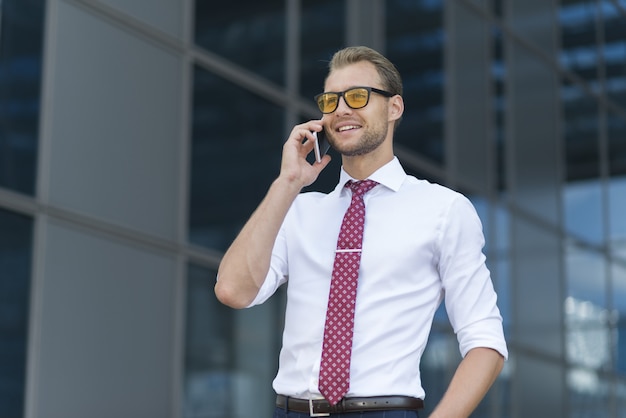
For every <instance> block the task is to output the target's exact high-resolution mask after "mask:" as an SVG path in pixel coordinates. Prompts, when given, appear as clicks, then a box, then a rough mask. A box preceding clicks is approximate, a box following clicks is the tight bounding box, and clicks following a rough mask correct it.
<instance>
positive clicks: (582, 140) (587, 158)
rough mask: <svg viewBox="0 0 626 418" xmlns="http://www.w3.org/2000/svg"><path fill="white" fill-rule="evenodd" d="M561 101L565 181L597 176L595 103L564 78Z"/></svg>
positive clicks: (597, 151)
mask: <svg viewBox="0 0 626 418" xmlns="http://www.w3.org/2000/svg"><path fill="white" fill-rule="evenodd" d="M561 101H562V106H563V135H564V139H565V143H564V144H565V145H564V146H565V157H566V160H565V162H566V167H565V174H566V177H567V180H568V181H572V180H580V179H587V178H590V177H591V178H596V177H599V176H600V147H599V140H598V138H599V133H598V131H599V129H600V123H599V110H598V103H597V101H596V99H595V98H594V97H592V96H589V95H588V94H587V93H586V92H585V91H584V90H583V89H582V88H581V87H579V86H577V85H574V84H570V83H569V82H567V81H566V82H564V84H563V85H562V88H561Z"/></svg>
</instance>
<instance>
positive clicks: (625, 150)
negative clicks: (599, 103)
mask: <svg viewBox="0 0 626 418" xmlns="http://www.w3.org/2000/svg"><path fill="white" fill-rule="evenodd" d="M624 80H626V77H625V78H624ZM624 94H626V88H625V89H624ZM624 114H626V110H624V112H623V113H622V114H621V115H618V114H616V113H614V112H608V113H607V132H608V138H609V169H610V172H611V175H612V176H624V175H626V116H624Z"/></svg>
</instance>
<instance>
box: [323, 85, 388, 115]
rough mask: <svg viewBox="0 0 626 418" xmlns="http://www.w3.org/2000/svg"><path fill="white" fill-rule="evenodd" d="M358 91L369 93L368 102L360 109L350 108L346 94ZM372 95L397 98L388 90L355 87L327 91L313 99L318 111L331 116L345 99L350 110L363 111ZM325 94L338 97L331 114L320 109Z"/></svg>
mask: <svg viewBox="0 0 626 418" xmlns="http://www.w3.org/2000/svg"><path fill="white" fill-rule="evenodd" d="M358 89H364V90H366V91H367V100H366V101H365V104H364V105H363V106H359V107H354V106H350V103H348V101H347V100H346V98H345V96H344V94H345V93H347V92H349V91H352V90H358ZM372 93H378V94H380V95H381V96H385V97H393V96H395V94H394V93H391V92H388V91H386V90H381V89H377V88H376V87H366V86H355V87H350V88H349V89H346V90H344V91H325V92H323V93H320V94H316V95H315V97H314V98H313V99H314V100H315V103H316V104H317V107H318V109H320V111H321V112H322V113H324V114H329V113H333V112H334V111H335V110H337V107H339V100H340V99H341V98H342V97H343V101H344V102H345V103H346V105H347V106H348V107H349V108H350V109H363V108H364V107H365V106H367V105H368V103H369V102H370V96H371V95H372ZM325 94H336V95H337V102H336V104H335V108H334V109H333V110H331V111H330V112H324V111H323V110H322V109H321V108H320V103H319V98H320V97H322V96H323V95H325Z"/></svg>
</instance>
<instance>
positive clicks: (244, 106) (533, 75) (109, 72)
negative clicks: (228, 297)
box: [0, 0, 626, 418]
mask: <svg viewBox="0 0 626 418" xmlns="http://www.w3.org/2000/svg"><path fill="white" fill-rule="evenodd" d="M358 44H363V45H368V46H371V47H374V48H376V49H378V50H380V51H381V52H383V53H385V54H386V55H387V56H388V57H389V58H390V59H391V60H392V61H393V62H394V63H396V65H397V66H398V68H399V70H400V72H401V73H402V75H403V79H404V88H405V94H404V99H405V105H406V111H405V114H404V118H403V121H402V123H401V125H400V127H399V128H398V131H397V134H396V139H395V144H396V154H397V156H398V158H399V159H400V161H401V162H402V164H403V165H404V167H405V169H406V170H407V171H408V172H409V173H410V174H412V175H415V176H417V177H419V178H425V179H428V180H431V181H433V182H437V183H440V184H444V185H446V186H448V187H451V188H453V189H455V190H459V191H461V192H463V193H464V194H466V195H467V196H468V197H469V198H470V199H471V200H472V202H473V203H474V205H475V206H476V208H477V210H478V213H479V215H480V217H481V220H482V222H483V226H484V230H485V236H486V240H487V246H486V248H485V252H486V255H487V260H488V266H489V268H490V270H491V272H492V277H493V281H494V284H495V286H496V290H497V291H498V295H499V305H500V309H501V311H502V314H503V317H504V325H505V333H506V336H507V340H508V344H509V350H510V359H509V361H508V362H507V363H506V365H505V368H504V370H503V372H502V374H501V375H500V377H499V378H498V380H497V381H496V383H495V385H494V386H493V388H492V389H491V390H490V392H489V393H488V395H487V396H486V398H485V400H484V401H483V402H482V403H481V404H480V405H479V407H478V409H477V410H476V412H475V413H474V414H473V415H472V416H474V417H481V418H488V417H489V418H495V417H498V418H500V417H522V416H524V417H525V416H532V417H546V418H547V417H550V418H552V417H572V418H574V417H576V418H578V417H581V418H582V417H594V418H596V417H606V418H617V417H626V216H624V214H625V213H626V1H624V0H561V1H556V0H454V1H444V0H410V1H409V0H332V1H331V0H318V1H311V0H280V1H279V0H271V1H266V2H258V1H250V0H245V1H239V2H233V3H230V2H208V1H199V0H195V1H194V0H172V1H147V0H0V418H9V417H10V418H16V417H19V418H22V417H23V418H44V417H45V418H57V417H58V418H68V417H69V418H72V417H76V418H78V417H80V418H82V417H85V416H89V417H92V418H99V417H102V418H105V417H106V418H108V417H111V416H115V417H122V418H123V417H129V418H130V417H133V418H135V417H151V418H153V417H163V418H166V417H167V418H170V417H174V418H239V417H246V416H271V411H272V409H273V403H274V393H273V391H272V388H271V381H272V379H273V377H274V374H275V372H276V367H277V359H278V350H279V348H280V344H281V331H282V323H283V314H284V313H283V309H284V304H285V294H284V291H283V290H281V291H279V292H278V293H277V294H276V295H275V296H274V297H273V298H272V299H271V300H270V301H269V302H267V303H266V304H264V305H262V306H258V307H255V308H252V309H248V310H239V311H237V310H232V309H229V308H227V307H225V306H223V305H221V304H220V303H219V302H217V300H216V299H215V296H214V294H213V285H214V282H215V275H216V269H217V266H218V264H219V261H220V258H221V256H222V254H223V252H224V251H225V249H226V248H227V247H228V245H229V244H230V242H231V241H232V240H233V239H234V237H235V235H236V234H237V232H238V231H239V229H240V228H241V227H242V225H243V224H244V222H245V221H246V220H247V218H248V217H249V216H250V214H251V213H252V211H253V210H254V208H255V207H256V206H257V204H258V203H259V201H260V200H261V199H262V197H263V195H264V194H265V191H266V190H267V187H268V186H269V184H270V183H271V181H272V180H273V179H274V178H275V177H276V176H277V174H278V171H279V167H280V154H281V150H282V143H283V141H284V140H285V138H286V137H287V136H288V133H289V132H290V130H291V128H292V126H293V125H294V124H296V123H299V122H301V121H304V120H308V119H313V118H318V117H319V113H318V111H317V109H316V106H315V105H314V103H313V101H312V97H313V95H315V94H316V93H318V92H320V90H321V89H322V86H323V80H324V77H325V74H326V65H327V62H328V60H329V59H330V57H331V55H332V53H333V52H334V51H335V50H337V49H339V48H341V47H343V46H346V45H358ZM331 152H332V151H331ZM339 160H340V158H334V161H333V162H332V163H331V165H330V166H329V167H328V169H326V170H325V171H324V172H323V173H322V175H321V176H320V178H319V179H318V181H317V182H316V183H314V184H313V185H312V186H310V187H309V189H313V190H321V191H329V190H331V189H332V188H333V187H334V186H335V183H336V181H337V179H338V175H337V172H338V170H339ZM459 361H460V356H459V352H458V347H457V343H456V338H455V336H454V334H453V333H452V331H451V328H450V326H449V324H448V321H447V318H446V315H445V310H444V309H440V311H439V312H438V313H437V315H436V319H435V324H434V327H433V332H432V335H431V338H430V341H429V346H428V349H427V351H426V353H425V355H424V358H423V363H422V370H421V372H422V376H423V381H424V382H423V383H424V386H425V388H426V391H427V398H426V405H427V408H426V411H425V413H424V415H427V414H428V412H429V411H430V410H432V408H433V407H434V406H435V404H436V402H437V400H438V399H439V398H440V397H441V395H442V394H443V392H444V391H445V389H446V387H447V384H448V382H449V380H450V378H451V376H452V374H453V373H454V371H455V368H456V365H457V364H458V362H459Z"/></svg>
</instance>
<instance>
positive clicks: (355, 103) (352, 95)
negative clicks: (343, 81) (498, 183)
mask: <svg viewBox="0 0 626 418" xmlns="http://www.w3.org/2000/svg"><path fill="white" fill-rule="evenodd" d="M343 97H344V98H345V99H346V103H348V106H350V107H351V108H353V109H359V108H361V107H363V106H365V105H366V104H367V100H368V98H369V92H368V91H367V90H366V89H361V88H359V89H352V90H348V91H346V92H345V93H344V94H343Z"/></svg>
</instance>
